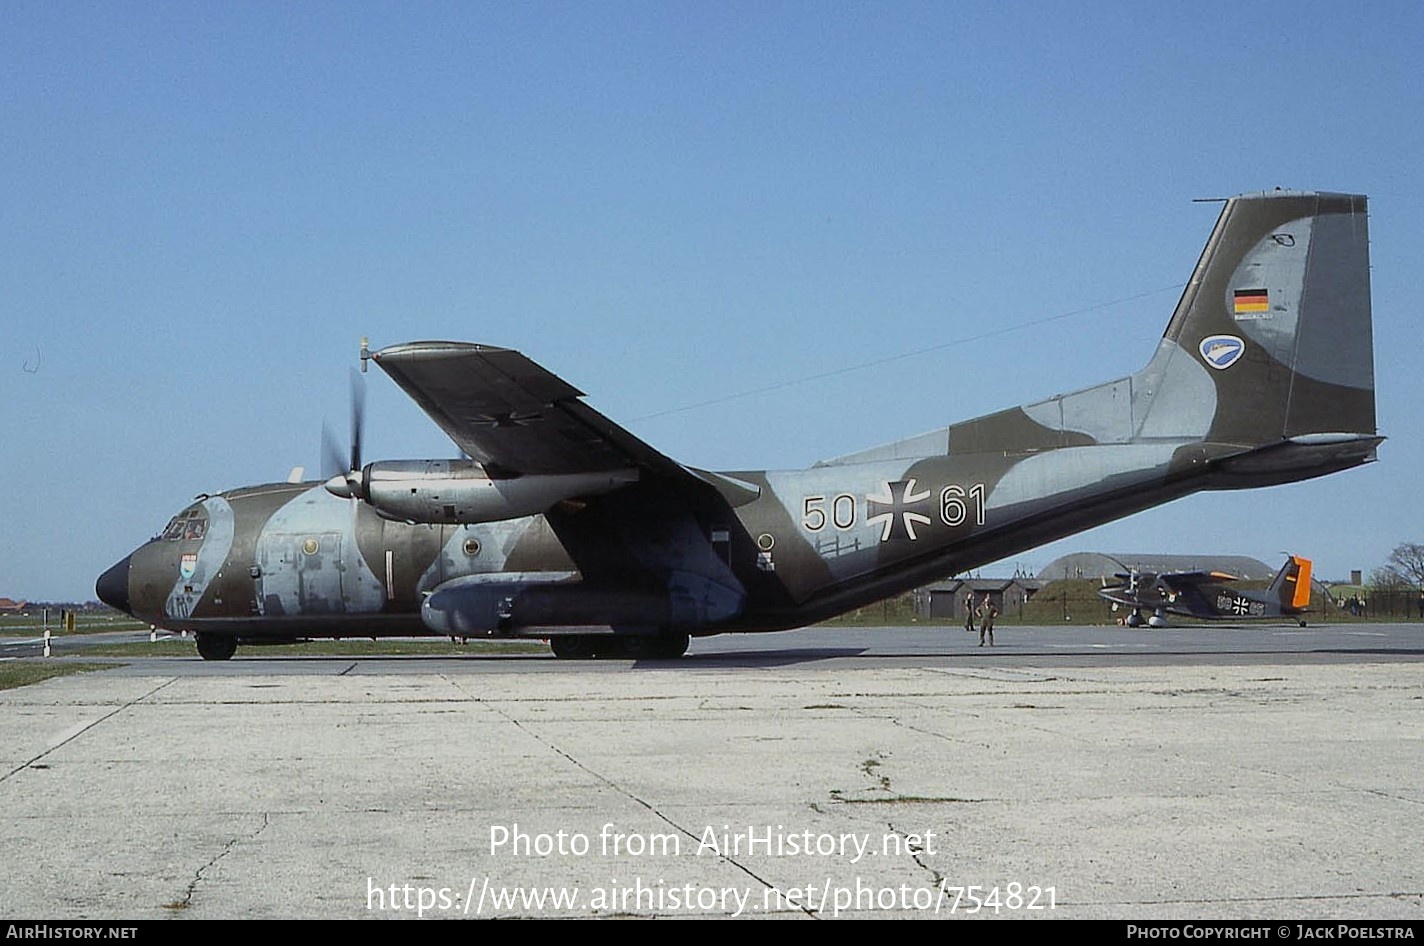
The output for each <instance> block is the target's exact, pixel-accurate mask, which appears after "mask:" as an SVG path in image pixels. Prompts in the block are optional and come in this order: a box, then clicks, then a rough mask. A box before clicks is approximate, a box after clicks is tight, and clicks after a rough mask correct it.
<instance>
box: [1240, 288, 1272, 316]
mask: <svg viewBox="0 0 1424 946" xmlns="http://www.w3.org/2000/svg"><path fill="white" fill-rule="evenodd" d="M1232 301H1233V302H1234V310H1235V311H1236V312H1269V311H1270V309H1271V297H1270V294H1269V293H1268V292H1267V291H1266V290H1264V289H1237V290H1236V292H1235V293H1233V299H1232Z"/></svg>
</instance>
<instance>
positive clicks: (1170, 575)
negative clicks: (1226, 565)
mask: <svg viewBox="0 0 1424 946" xmlns="http://www.w3.org/2000/svg"><path fill="white" fill-rule="evenodd" d="M1157 580H1158V581H1160V582H1162V583H1163V584H1165V585H1167V586H1168V587H1170V588H1173V589H1176V588H1185V587H1187V586H1189V585H1203V584H1206V583H1207V582H1211V581H1236V580H1237V578H1236V576H1235V575H1228V574H1227V573H1226V572H1166V573H1164V574H1161V575H1158V576H1157Z"/></svg>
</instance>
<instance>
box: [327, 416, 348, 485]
mask: <svg viewBox="0 0 1424 946" xmlns="http://www.w3.org/2000/svg"><path fill="white" fill-rule="evenodd" d="M345 452H346V451H344V450H342V449H341V444H339V443H337V441H336V435H335V434H333V433H332V432H331V425H330V424H328V423H327V422H326V421H322V422H321V478H322V479H324V480H329V479H331V478H332V477H333V476H343V475H344V474H345V473H346V457H345V456H344V454H345Z"/></svg>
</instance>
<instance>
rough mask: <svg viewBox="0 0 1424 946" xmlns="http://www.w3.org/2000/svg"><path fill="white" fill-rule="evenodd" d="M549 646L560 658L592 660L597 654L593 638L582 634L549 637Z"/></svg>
mask: <svg viewBox="0 0 1424 946" xmlns="http://www.w3.org/2000/svg"><path fill="white" fill-rule="evenodd" d="M549 648H550V649H551V650H553V652H554V656H555V657H557V658H559V659H560V660H592V659H593V658H594V657H596V656H597V655H598V650H597V648H596V647H594V643H593V638H591V637H589V636H587V635H583V634H561V635H559V636H557V637H551V638H549Z"/></svg>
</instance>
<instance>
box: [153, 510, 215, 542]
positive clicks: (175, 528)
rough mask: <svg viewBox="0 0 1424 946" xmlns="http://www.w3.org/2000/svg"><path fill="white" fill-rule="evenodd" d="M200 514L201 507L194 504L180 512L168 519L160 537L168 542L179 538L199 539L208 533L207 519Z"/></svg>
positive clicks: (201, 512)
mask: <svg viewBox="0 0 1424 946" xmlns="http://www.w3.org/2000/svg"><path fill="white" fill-rule="evenodd" d="M202 515H203V511H202V509H201V508H199V507H196V506H195V507H193V508H192V509H187V510H184V511H183V512H180V513H179V514H178V515H176V516H174V517H173V518H172V519H169V520H168V525H167V526H165V527H164V529H163V534H162V537H163V538H164V539H165V540H167V541H169V542H177V541H179V540H180V539H201V538H202V537H203V536H205V535H207V533H208V520H207V519H205V518H202Z"/></svg>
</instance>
